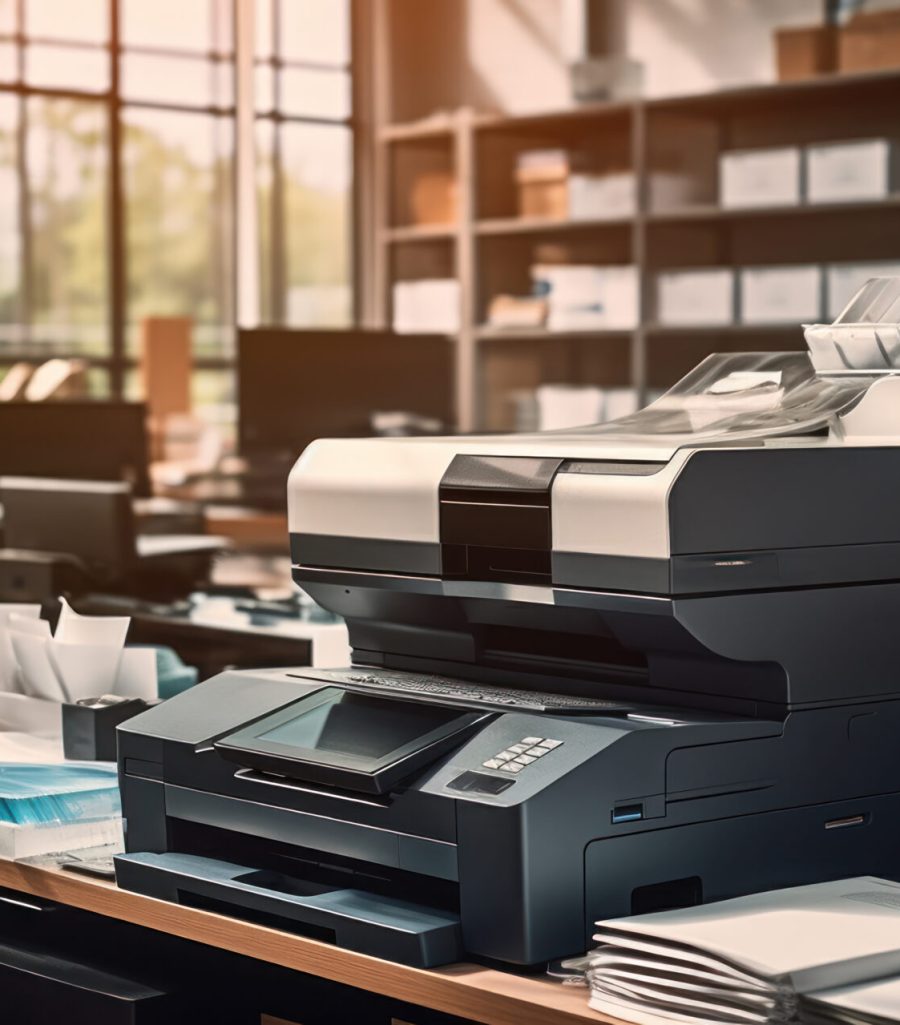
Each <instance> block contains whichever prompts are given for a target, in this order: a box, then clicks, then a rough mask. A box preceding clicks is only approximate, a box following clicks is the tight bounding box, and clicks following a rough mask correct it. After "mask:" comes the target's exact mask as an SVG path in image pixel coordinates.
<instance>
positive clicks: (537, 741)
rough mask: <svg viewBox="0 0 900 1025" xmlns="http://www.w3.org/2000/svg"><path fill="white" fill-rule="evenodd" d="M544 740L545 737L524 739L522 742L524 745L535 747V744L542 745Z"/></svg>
mask: <svg viewBox="0 0 900 1025" xmlns="http://www.w3.org/2000/svg"><path fill="white" fill-rule="evenodd" d="M543 739H544V738H543V737H524V738H523V740H522V743H523V744H528V745H529V746H531V747H534V745H535V744H540V742H541V741H542V740H543Z"/></svg>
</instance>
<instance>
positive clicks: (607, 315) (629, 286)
mask: <svg viewBox="0 0 900 1025" xmlns="http://www.w3.org/2000/svg"><path fill="white" fill-rule="evenodd" d="M531 276H532V279H533V280H534V283H535V291H536V292H537V293H538V294H539V295H543V296H546V299H547V304H548V310H549V313H548V316H547V327H548V329H549V330H550V331H589V330H593V329H596V330H599V331H602V330H630V329H631V328H633V327H634V326H635V325H636V324H637V321H638V307H639V286H638V272H637V268H636V267H632V266H625V267H594V266H582V265H568V264H560V265H556V264H553V265H536V266H534V267H532V268H531Z"/></svg>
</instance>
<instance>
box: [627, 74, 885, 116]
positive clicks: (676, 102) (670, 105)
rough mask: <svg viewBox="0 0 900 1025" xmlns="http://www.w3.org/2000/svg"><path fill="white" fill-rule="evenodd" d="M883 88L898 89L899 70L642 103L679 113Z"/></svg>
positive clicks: (820, 77) (767, 84)
mask: <svg viewBox="0 0 900 1025" xmlns="http://www.w3.org/2000/svg"><path fill="white" fill-rule="evenodd" d="M885 86H900V67H898V68H886V69H883V70H876V71H860V72H851V73H846V72H840V71H835V72H832V73H830V74H826V75H817V76H815V77H814V78H804V79H799V80H797V81H794V82H763V83H759V84H755V85H741V86H735V87H733V88H729V89H716V90H714V91H713V92H708V93H686V94H681V95H678V96H660V97H657V98H655V99H648V100H645V101H644V105H645V107H646V108H647V110H648V111H656V110H671V109H676V110H683V109H693V110H695V111H699V110H702V109H704V108H707V109H715V108H718V107H728V106H730V105H740V104H747V105H752V104H754V103H760V102H762V103H771V102H772V101H773V100H775V101H777V100H779V99H780V100H784V101H787V100H791V99H795V98H796V99H801V100H804V99H813V100H815V99H818V98H820V97H821V98H822V99H823V101H827V100H828V99H829V96H828V94H829V93H831V92H834V91H840V90H844V89H847V90H850V89H860V88H862V89H866V88H872V89H878V88H883V87H885Z"/></svg>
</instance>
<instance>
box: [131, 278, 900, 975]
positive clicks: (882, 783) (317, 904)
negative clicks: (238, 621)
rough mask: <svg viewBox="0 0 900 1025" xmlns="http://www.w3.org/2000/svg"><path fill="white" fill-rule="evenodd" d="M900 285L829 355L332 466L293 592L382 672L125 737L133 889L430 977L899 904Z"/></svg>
mask: <svg viewBox="0 0 900 1025" xmlns="http://www.w3.org/2000/svg"><path fill="white" fill-rule="evenodd" d="M898 323H900V281H896V280H891V279H877V280H874V281H872V282H870V283H869V284H868V285H867V286H866V287H865V288H864V289H863V290H862V292H861V293H860V294H859V295H858V296H857V297H856V298H855V299H854V300H853V301H852V302H851V303H850V305H849V306H848V307H847V309H846V310H845V311H844V313H843V314H842V315H841V317H840V318H838V320H837V321H836V322H835V323H834V324H831V325H816V326H811V327H808V328H807V329H806V339H807V351H806V352H794V353H775V354H773V353H763V354H760V353H756V354H746V355H733V354H732V355H718V356H710V357H709V358H707V359H706V360H704V361H703V362H702V363H701V364H700V365H699V366H698V367H697V368H696V369H695V370H694V371H693V372H691V373H690V374H688V376H687V377H686V378H684V380H682V381H681V382H680V383H679V384H678V385H677V386H676V387H674V388H673V389H672V390H671V391H669V392H668V393H667V394H665V395H664V396H663V397H662V398H660V399H658V400H657V401H655V402H654V403H652V404H651V405H650V406H648V407H647V408H646V409H644V410H643V411H641V412H638V413H636V414H634V415H632V416H628V417H625V418H624V419H621V420H619V421H616V422H613V423H609V424H604V425H600V426H595V427H584V428H579V429H575V430H565V431H556V432H551V433H543V434H530V435H517V436H509V437H502V436H494V437H490V436H484V437H449V438H443V439H435V438H390V439H366V440H353V439H336V440H322V441H318V442H315V443H314V444H313V445H311V446H310V447H309V448H307V450H306V451H305V452H304V453H303V455H302V457H301V458H300V460H299V461H298V462H297V464H296V466H295V467H294V469H293V471H292V473H291V475H290V479H289V485H288V488H289V496H288V497H289V523H290V532H291V537H290V541H291V552H292V558H293V565H294V576H295V579H296V581H297V583H298V584H299V585H300V586H301V587H302V588H304V589H305V590H306V591H307V592H308V593H309V594H311V595H312V596H313V597H314V598H315V600H316V601H318V602H319V603H320V604H321V605H323V606H324V607H325V608H327V609H330V610H332V611H333V612H336V613H338V614H340V615H341V616H343V617H344V618H345V619H346V621H347V624H348V627H349V632H350V639H351V644H352V647H353V664H352V665H351V666H349V667H345V668H339V669H334V670H327V671H326V670H318V669H309V668H298V669H296V670H292V669H278V670H260V671H249V672H232V673H225V674H223V675H221V676H218V677H216V678H214V679H211V680H209V681H208V682H206V683H203V684H201V685H200V686H198V687H196V688H194V689H192V690H190V691H188V692H186V693H184V694H182V695H180V696H179V697H176V698H174V699H172V700H170V701H167V702H165V703H164V704H161V705H159V706H158V707H155V708H153V709H151V710H149V711H147V712H145V713H143V714H141V715H139V716H137V717H136V718H133V719H131V720H129V721H128V722H126V723H125V724H123V725H122V726H120V727H119V770H120V779H121V786H122V796H123V807H124V814H125V817H126V820H127V853H126V854H124V855H122V856H121V857H119V858H118V859H117V866H116V867H117V879H118V883H119V885H120V886H122V887H124V888H126V889H130V890H136V891H138V892H141V893H146V894H150V895H153V896H156V897H162V898H165V899H169V900H173V901H178V902H181V903H183V904H191V905H194V906H198V907H203V908H210V909H214V910H218V911H225V912H227V913H229V914H233V915H237V916H242V917H247V918H252V919H255V920H259V921H263V922H266V923H269V924H274V925H277V926H279V927H281V928H285V929H291V930H293V931H296V932H300V933H303V934H306V935H311V936H314V937H317V938H319V939H322V940H325V941H328V942H333V943H336V944H338V945H341V946H343V947H347V948H349V949H353V950H357V951H361V952H364V953H367V954H373V955H377V956H381V957H385V958H392V959H395V960H397V961H402V962H406V963H409V964H415V965H422V966H428V965H435V964H441V963H446V962H450V961H456V960H459V959H462V958H470V959H471V958H474V959H478V960H481V961H486V962H493V963H500V964H505V965H515V966H520V967H532V966H538V965H542V964H545V963H546V962H547V961H548V960H549V959H554V958H557V957H560V956H563V955H566V954H571V953H574V952H577V951H581V950H584V949H585V948H586V947H587V946H589V945H590V938H591V933H592V929H593V923H594V921H595V920H597V919H602V918H607V917H612V916H620V915H627V914H632V913H640V912H644V911H653V910H658V909H661V908H667V907H674V906H684V905H689V904H694V903H699V902H705V901H711V900H718V899H720V898H726V897H733V896H736V895H739V894H744V893H748V892H754V891H761V890H766V889H770V888H774V887H782V886H787V885H792V884H801V883H810V882H814V881H817V880H824V879H829V878H836V877H841V876H852V875H857V874H874V875H881V876H887V877H895V878H896V877H898V875H900V331H898V327H897V325H898Z"/></svg>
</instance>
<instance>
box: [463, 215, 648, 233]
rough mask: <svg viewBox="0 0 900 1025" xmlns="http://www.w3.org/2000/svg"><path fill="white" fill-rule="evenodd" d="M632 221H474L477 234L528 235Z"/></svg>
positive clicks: (616, 218)
mask: <svg viewBox="0 0 900 1025" xmlns="http://www.w3.org/2000/svg"><path fill="white" fill-rule="evenodd" d="M632 223H634V216H633V215H629V216H625V217H591V218H587V217H487V218H483V219H482V220H480V221H476V222H475V232H476V234H478V235H530V234H540V233H542V232H548V233H552V232H556V231H587V230H592V229H593V230H597V229H601V228H621V227H624V226H627V225H630V224H632Z"/></svg>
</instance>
